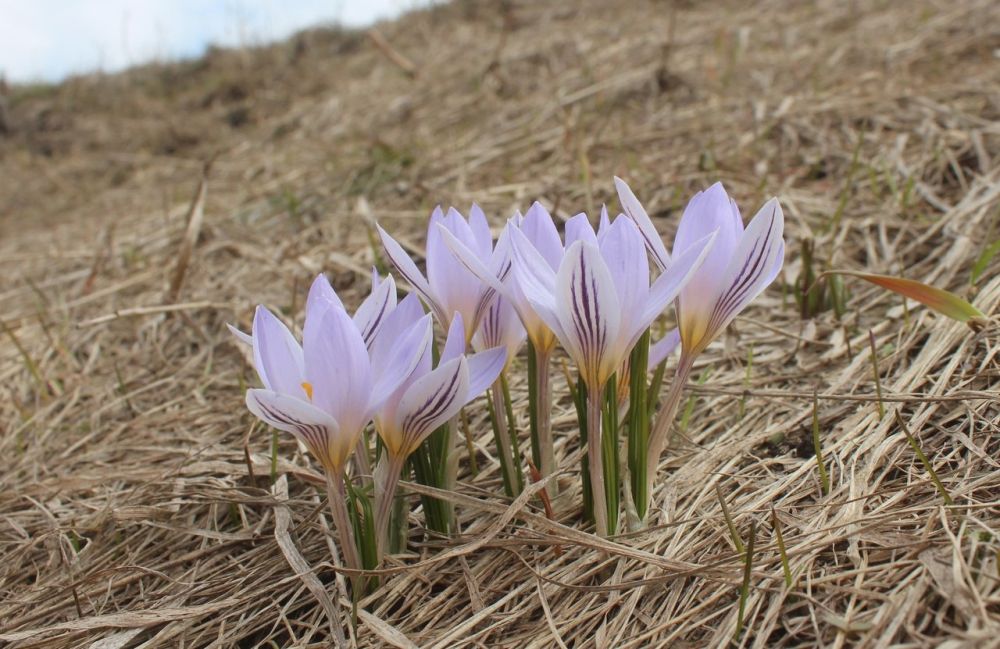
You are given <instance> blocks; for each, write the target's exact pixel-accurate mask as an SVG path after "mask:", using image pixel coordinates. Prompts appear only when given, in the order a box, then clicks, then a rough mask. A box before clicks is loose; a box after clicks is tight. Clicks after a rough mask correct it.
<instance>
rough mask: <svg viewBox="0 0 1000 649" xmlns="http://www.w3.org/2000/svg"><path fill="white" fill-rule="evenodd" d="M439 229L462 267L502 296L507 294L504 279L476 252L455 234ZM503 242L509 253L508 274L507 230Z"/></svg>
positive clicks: (503, 235)
mask: <svg viewBox="0 0 1000 649" xmlns="http://www.w3.org/2000/svg"><path fill="white" fill-rule="evenodd" d="M437 229H438V232H439V234H440V235H441V239H442V240H443V241H444V244H445V245H446V246H448V249H449V250H450V251H451V253H452V254H453V255H454V256H455V258H456V259H458V261H459V262H461V263H462V265H463V266H465V268H466V269H467V270H468V271H469V272H470V273H472V274H473V275H475V276H476V278H477V279H479V280H480V281H481V282H483V283H484V284H486V285H487V286H488V287H489V288H491V289H493V290H494V291H497V292H499V293H500V294H501V295H503V294H505V293H507V291H508V289H507V288H506V287H505V286H504V283H503V281H502V278H501V277H500V276H499V275H498V274H497V273H494V272H493V271H492V270H491V269H490V268H488V267H487V266H486V264H485V263H484V262H483V261H482V259H480V258H479V257H478V256H477V255H476V254H475V252H473V251H472V249H471V248H469V247H468V246H467V245H465V244H464V243H462V242H461V241H459V240H458V238H457V237H456V236H455V235H454V234H452V233H451V232H449V231H448V230H446V229H445V228H444V227H443V226H438V228H437ZM501 241H503V242H504V243H503V246H504V248H503V250H504V251H505V252H506V253H507V254H506V256H507V259H508V264H507V268H506V273H509V270H510V268H509V266H510V255H509V252H510V250H509V247H508V246H507V243H506V242H507V235H506V230H505V231H504V234H501ZM500 246H501V242H500V241H498V242H497V247H500ZM496 256H497V255H496V252H494V257H496ZM498 270H500V271H504V270H505V269H504V268H500V269H498Z"/></svg>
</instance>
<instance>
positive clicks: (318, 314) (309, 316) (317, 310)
mask: <svg viewBox="0 0 1000 649" xmlns="http://www.w3.org/2000/svg"><path fill="white" fill-rule="evenodd" d="M330 306H338V307H340V308H341V309H343V308H344V303H343V302H341V301H340V297H338V296H337V292H336V291H334V290H333V287H332V286H330V280H328V279H327V278H326V275H324V274H323V273H320V274H319V275H317V276H316V279H314V280H313V283H312V286H310V287H309V295H308V296H307V297H306V322H308V321H309V320H316V321H317V322H318V321H319V320H321V319H322V318H323V312H324V311H326V309H328V308H329V307H330Z"/></svg>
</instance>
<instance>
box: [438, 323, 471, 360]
mask: <svg viewBox="0 0 1000 649" xmlns="http://www.w3.org/2000/svg"><path fill="white" fill-rule="evenodd" d="M463 320H464V319H463V318H462V314H461V313H458V312H457V311H456V312H455V314H454V315H453V316H452V318H451V325H450V326H449V327H448V335H447V336H446V337H445V340H444V349H442V350H441V358H440V359H439V361H438V362H439V363H445V362H447V361H450V360H452V359H454V358H458V357H459V356H461V355H462V354H464V353H465V323H464V322H463Z"/></svg>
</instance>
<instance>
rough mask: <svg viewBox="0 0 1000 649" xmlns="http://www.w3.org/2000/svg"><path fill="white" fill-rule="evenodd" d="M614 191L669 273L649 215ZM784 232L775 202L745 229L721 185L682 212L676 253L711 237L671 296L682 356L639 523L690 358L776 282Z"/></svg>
mask: <svg viewBox="0 0 1000 649" xmlns="http://www.w3.org/2000/svg"><path fill="white" fill-rule="evenodd" d="M615 185H616V187H617V189H618V197H619V199H620V200H621V203H622V207H623V209H624V210H625V213H626V214H627V215H628V216H629V218H630V219H632V220H633V221H634V222H635V223H636V225H637V226H638V228H639V230H640V231H641V232H642V238H643V239H644V241H645V242H646V248H647V249H648V250H649V253H650V255H651V256H652V258H653V261H654V262H655V263H656V265H657V266H659V267H660V269H664V268H667V267H669V265H670V255H669V254H668V253H667V249H666V246H664V245H663V241H662V240H661V239H660V236H659V234H657V232H656V228H655V227H654V226H653V222H652V221H651V220H650V218H649V215H647V214H646V211H645V210H644V209H643V208H642V205H641V204H640V203H639V201H638V199H636V197H635V194H633V193H632V190H631V189H629V186H628V185H627V184H625V182H624V181H623V180H621V179H620V178H615ZM783 229H784V216H783V215H782V212H781V206H780V205H779V204H778V199H776V198H772V199H771V200H769V201H767V203H765V204H764V207H762V208H761V209H760V211H759V212H757V215H756V216H755V217H754V218H753V220H751V221H750V224H749V225H748V226H747V227H746V229H744V227H743V220H742V218H741V217H740V212H739V209H738V208H737V207H736V203H735V201H733V200H732V199H731V198H729V196H728V195H727V194H726V190H725V189H724V188H723V187H722V184H721V183H716V184H714V185H712V186H711V187H709V188H708V189H707V190H705V191H703V192H699V193H698V194H696V195H695V196H694V198H692V199H691V201H690V202H689V203H688V205H687V207H686V208H685V209H684V214H683V215H682V216H681V222H680V225H679V227H678V229H677V235H676V236H675V237H674V246H673V250H674V253H675V254H677V253H680V254H686V251H687V250H688V249H689V248H691V247H694V246H696V244H695V242H696V241H697V240H698V239H699V238H700V237H703V236H704V235H705V233H707V232H713V231H714V232H716V233H717V235H716V241H715V245H714V246H713V247H712V250H711V251H710V252H709V253H708V256H707V257H706V258H705V263H704V264H702V266H701V267H700V268H699V269H698V270H697V271H696V272H695V274H694V276H693V277H692V278H691V281H690V282H688V283H687V285H686V286H685V287H684V288H683V290H681V292H680V295H678V297H677V322H678V330H679V338H680V346H681V357H680V360H679V361H678V363H677V370H676V374H675V376H674V380H673V383H672V384H671V386H670V390H669V392H668V393H667V398H666V401H665V402H664V404H663V406H662V407H661V409H660V414H659V415H658V417H657V419H656V422H655V424H654V425H653V429H652V431H651V432H650V436H649V452H648V455H647V467H646V478H647V484H646V486H645V492H644V493H642V494H635V500H636V505H637V507H638V511H639V515H640V517H642V516H644V515H645V512H646V511H647V508H648V499H649V497H650V491H651V489H650V483H649V482H648V481H651V480H652V479H653V477H654V476H655V473H656V468H657V466H658V464H659V460H660V454H661V453H662V452H663V447H664V446H665V444H666V440H667V433H668V431H669V429H670V424H671V423H672V422H673V419H674V416H675V414H676V412H677V407H678V405H679V404H680V398H681V393H682V392H683V388H684V384H685V383H686V382H687V379H688V375H689V374H690V372H691V367H692V366H693V364H694V359H695V358H696V357H697V356H698V355H699V354H700V353H701V352H702V351H704V350H705V348H706V347H707V346H708V345H709V343H711V342H712V341H713V340H714V339H715V338H716V337H717V336H718V335H719V334H720V333H722V331H723V330H724V329H725V328H726V326H727V325H729V323H730V322H732V320H733V318H735V317H736V316H737V315H738V314H739V313H740V312H741V311H742V310H743V309H744V308H746V306H747V305H748V304H750V302H752V301H753V299H754V298H756V297H757V296H758V295H759V294H760V293H761V291H763V290H764V289H765V288H767V286H768V285H769V284H770V283H771V282H772V281H774V278H775V277H776V276H777V274H778V271H779V270H780V269H781V264H782V261H783V259H784V253H785V242H784V240H783V238H782V233H783ZM669 345H670V343H667V344H666V345H665V346H669ZM659 351H661V352H662V350H659Z"/></svg>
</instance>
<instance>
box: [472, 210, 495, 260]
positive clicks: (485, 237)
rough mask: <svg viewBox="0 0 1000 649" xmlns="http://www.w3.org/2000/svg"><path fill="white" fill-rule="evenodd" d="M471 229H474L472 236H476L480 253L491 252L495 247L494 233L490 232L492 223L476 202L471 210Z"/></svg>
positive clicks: (486, 253)
mask: <svg viewBox="0 0 1000 649" xmlns="http://www.w3.org/2000/svg"><path fill="white" fill-rule="evenodd" d="M469 229H471V230H472V236H473V237H475V240H476V245H477V248H476V249H477V250H478V251H479V253H480V254H484V255H488V254H490V251H491V250H492V249H493V234H492V233H491V232H490V224H489V222H488V221H487V220H486V215H485V214H483V210H481V209H480V208H479V206H478V205H476V204H475V203H473V204H472V209H470V210H469Z"/></svg>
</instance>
